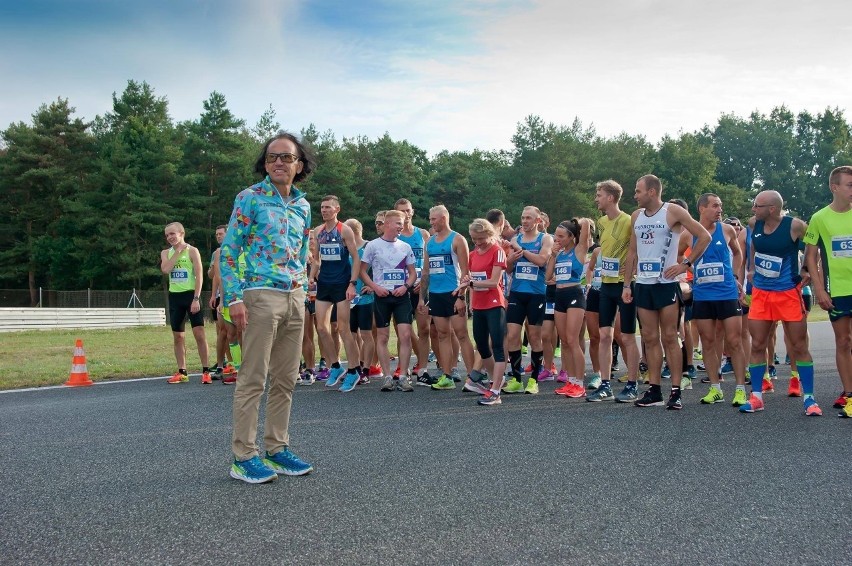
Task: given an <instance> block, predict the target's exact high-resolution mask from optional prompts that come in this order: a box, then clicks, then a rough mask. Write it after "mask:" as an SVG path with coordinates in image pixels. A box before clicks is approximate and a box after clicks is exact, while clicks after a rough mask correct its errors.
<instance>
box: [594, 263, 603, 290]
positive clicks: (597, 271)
mask: <svg viewBox="0 0 852 566" xmlns="http://www.w3.org/2000/svg"><path fill="white" fill-rule="evenodd" d="M601 276H602V274H601V268H600V267H596V268H595V271H594V272H593V275H592V285H594V286H595V287H600V286H601Z"/></svg>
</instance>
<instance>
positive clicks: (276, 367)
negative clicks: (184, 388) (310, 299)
mask: <svg viewBox="0 0 852 566" xmlns="http://www.w3.org/2000/svg"><path fill="white" fill-rule="evenodd" d="M243 301H244V303H245V306H246V312H247V313H248V326H247V327H246V330H245V332H243V363H242V365H241V366H240V372H239V377H238V378H237V384H236V389H235V390H234V434H233V437H232V440H231V447H232V450H233V452H234V457H235V458H236V459H237V460H247V459H249V458H251V457H253V456H258V455H259V453H258V447H257V421H258V412H259V410H260V398H261V396H262V395H263V390H264V387H265V386H266V378H267V376H269V393H268V394H267V398H266V419H265V421H264V426H263V430H264V434H263V443H264V447H265V449H266V451H267V452H269V453H270V454H275V453H277V452H279V451H281V450H282V449H284V447H286V446H288V445H289V444H290V436H289V433H288V428H289V426H290V405H291V403H292V400H293V389H294V388H295V387H296V380H297V379H298V376H299V357H300V356H301V354H302V333H303V332H304V322H303V321H304V318H305V291H304V290H303V289H296V290H294V291H289V292H281V291H273V290H270V289H256V290H249V291H247V292H246V293H245V294H244V296H243Z"/></svg>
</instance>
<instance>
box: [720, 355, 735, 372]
mask: <svg viewBox="0 0 852 566" xmlns="http://www.w3.org/2000/svg"><path fill="white" fill-rule="evenodd" d="M722 373H723V374H727V373H734V366H733V365H732V364H731V358H725V363H724V364H723V365H722Z"/></svg>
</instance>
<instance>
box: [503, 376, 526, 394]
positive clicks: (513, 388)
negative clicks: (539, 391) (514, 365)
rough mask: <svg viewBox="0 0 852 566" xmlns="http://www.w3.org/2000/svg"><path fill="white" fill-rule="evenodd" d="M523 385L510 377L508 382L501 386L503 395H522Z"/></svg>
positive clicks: (515, 378)
mask: <svg viewBox="0 0 852 566" xmlns="http://www.w3.org/2000/svg"><path fill="white" fill-rule="evenodd" d="M523 391H524V385H523V384H522V383H521V382H520V380H519V379H518V378H517V377H514V376H513V377H512V378H511V379H510V380H509V381H507V382H506V383H505V384H503V393H523Z"/></svg>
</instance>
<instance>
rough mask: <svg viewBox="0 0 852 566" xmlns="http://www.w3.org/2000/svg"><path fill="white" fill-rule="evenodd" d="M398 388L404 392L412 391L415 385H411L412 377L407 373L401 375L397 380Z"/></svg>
mask: <svg viewBox="0 0 852 566" xmlns="http://www.w3.org/2000/svg"><path fill="white" fill-rule="evenodd" d="M396 388H397V389H399V390H400V391H402V392H404V393H411V392H412V391H414V387H412V386H411V377H409V376H407V375H403V376H400V378H399V379H398V380H397V382H396Z"/></svg>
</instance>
